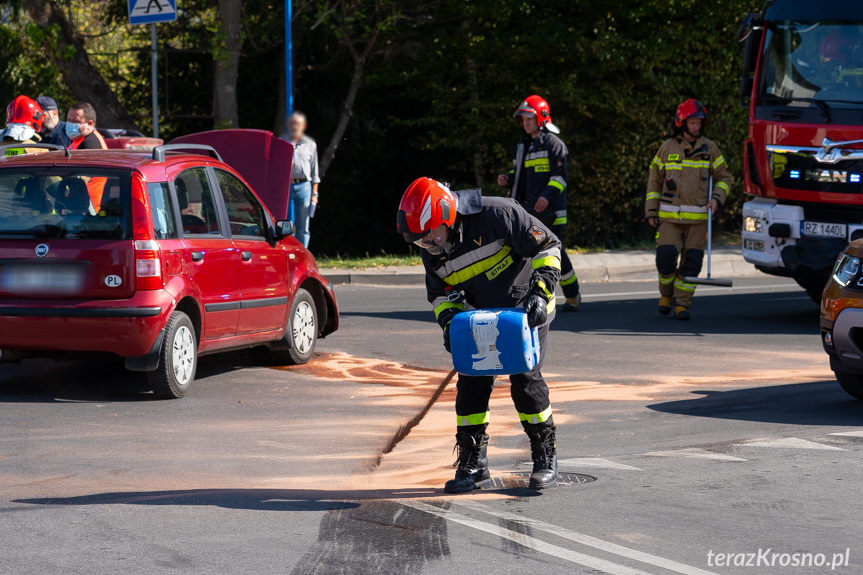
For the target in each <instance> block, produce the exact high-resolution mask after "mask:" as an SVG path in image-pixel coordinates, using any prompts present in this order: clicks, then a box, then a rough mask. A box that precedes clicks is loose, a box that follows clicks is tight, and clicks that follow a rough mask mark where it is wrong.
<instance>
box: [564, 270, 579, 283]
mask: <svg viewBox="0 0 863 575" xmlns="http://www.w3.org/2000/svg"><path fill="white" fill-rule="evenodd" d="M577 281H578V276H577V275H576V273H575V270H572V271H571V272H569V273H568V274H566V276H565V277H562V278H561V279H560V285H562V286H568V285H572V284H574V283H575V282H577Z"/></svg>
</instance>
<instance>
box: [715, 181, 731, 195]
mask: <svg viewBox="0 0 863 575" xmlns="http://www.w3.org/2000/svg"><path fill="white" fill-rule="evenodd" d="M716 187H717V188H722V189H723V190H725V193H726V194H727V193H729V192H730V191H731V190H730V189H729V188H728V184H726V183H725V182H719V183H717V184H716Z"/></svg>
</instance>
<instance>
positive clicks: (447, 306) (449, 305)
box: [434, 301, 464, 319]
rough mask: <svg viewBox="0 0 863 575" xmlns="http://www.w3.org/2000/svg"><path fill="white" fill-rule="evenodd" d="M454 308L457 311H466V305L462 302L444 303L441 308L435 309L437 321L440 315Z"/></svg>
mask: <svg viewBox="0 0 863 575" xmlns="http://www.w3.org/2000/svg"><path fill="white" fill-rule="evenodd" d="M452 308H457V309H460V310H461V311H464V304H463V303H461V302H453V301H445V302H443V303H442V304H440V305H439V306H437V307H436V308H434V317H435V319H437V318H439V317H440V314H442V313H443V312H444V311H445V310H448V309H452Z"/></svg>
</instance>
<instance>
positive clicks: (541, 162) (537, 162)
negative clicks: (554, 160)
mask: <svg viewBox="0 0 863 575" xmlns="http://www.w3.org/2000/svg"><path fill="white" fill-rule="evenodd" d="M550 165H551V160H549V159H548V158H536V159H533V160H525V162H524V167H525V168H534V169H536V171H538V172H541V171H546V172H547V171H548V170H540V169H539V168H540V167H542V166H546V167H548V166H550Z"/></svg>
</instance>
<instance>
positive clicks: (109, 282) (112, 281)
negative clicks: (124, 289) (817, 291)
mask: <svg viewBox="0 0 863 575" xmlns="http://www.w3.org/2000/svg"><path fill="white" fill-rule="evenodd" d="M105 285H106V286H108V287H110V288H115V287H120V286H121V285H123V278H121V277H120V276H117V275H114V274H111V275H109V276H108V277H106V278H105Z"/></svg>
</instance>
